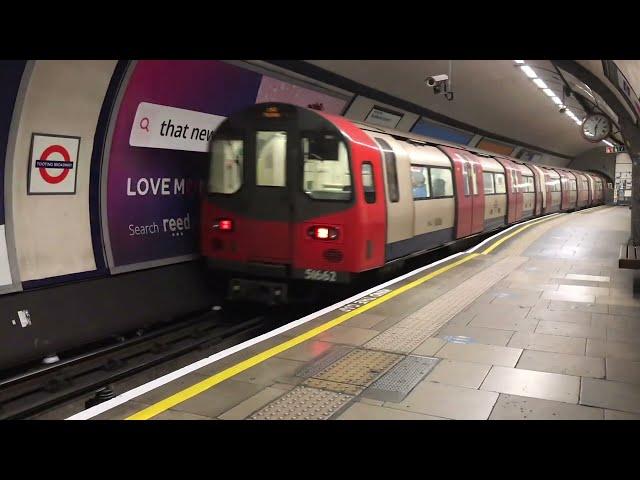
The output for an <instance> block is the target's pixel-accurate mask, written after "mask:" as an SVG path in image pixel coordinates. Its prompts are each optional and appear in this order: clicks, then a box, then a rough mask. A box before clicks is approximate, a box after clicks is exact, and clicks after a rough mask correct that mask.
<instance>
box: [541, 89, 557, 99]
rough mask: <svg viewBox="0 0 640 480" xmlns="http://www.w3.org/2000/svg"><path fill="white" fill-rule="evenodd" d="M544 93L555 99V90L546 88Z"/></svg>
mask: <svg viewBox="0 0 640 480" xmlns="http://www.w3.org/2000/svg"><path fill="white" fill-rule="evenodd" d="M542 91H543V92H544V93H546V94H547V95H548V96H549V97H553V96H555V93H553V90H551V89H550V88H545V89H544V90H542Z"/></svg>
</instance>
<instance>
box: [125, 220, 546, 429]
mask: <svg viewBox="0 0 640 480" xmlns="http://www.w3.org/2000/svg"><path fill="white" fill-rule="evenodd" d="M552 218H557V217H552ZM552 218H546V219H541V220H538V221H536V222H531V223H528V224H527V225H524V226H522V227H521V228H519V229H516V230H515V231H514V232H512V233H510V234H509V235H506V236H505V237H503V238H501V239H499V240H497V241H496V243H494V244H493V245H491V246H490V247H488V248H487V249H485V250H484V251H483V252H482V253H470V254H468V255H466V256H464V257H463V258H461V259H460V260H457V261H455V262H453V263H450V264H448V265H445V266H444V267H441V268H439V269H437V270H434V271H433V272H431V273H428V274H426V275H424V276H423V277H420V278H418V279H417V280H414V281H413V282H410V283H407V284H406V285H403V286H401V287H399V288H397V289H395V290H393V291H391V292H389V293H387V294H386V295H384V296H382V297H379V298H376V299H375V300H372V301H371V302H369V303H367V304H366V305H363V306H361V307H358V308H357V309H355V310H352V311H351V312H348V313H345V314H343V315H340V316H339V317H336V318H334V319H333V320H330V321H328V322H327V323H324V324H322V325H320V326H318V327H316V328H313V329H311V330H309V331H307V332H305V333H303V334H301V335H298V336H297V337H294V338H292V339H290V340H287V341H285V342H283V343H281V344H279V345H276V346H275V347H272V348H269V349H268V350H265V351H264V352H261V353H258V354H256V355H254V356H253V357H250V358H248V359H246V360H243V361H242V362H240V363H237V364H235V365H233V366H232V367H229V368H227V369H225V370H223V371H221V372H218V373H216V374H215V375H212V376H211V377H209V378H206V379H204V380H202V381H201V382H198V383H196V384H195V385H192V386H190V387H188V388H185V389H184V390H182V391H180V392H177V393H175V394H173V395H171V396H170V397H167V398H165V399H164V400H161V401H159V402H157V403H155V404H153V405H151V406H149V407H147V408H145V409H143V410H140V411H139V412H138V413H135V414H133V415H131V416H129V417H127V418H126V420H148V419H150V418H153V417H155V416H156V415H159V414H160V413H162V412H164V411H166V410H169V409H170V408H171V407H174V406H176V405H178V404H180V403H182V402H185V401H186V400H189V399H190V398H193V397H195V396H196V395H199V394H200V393H202V392H204V391H205V390H208V389H210V388H211V387H213V386H215V385H217V384H219V383H221V382H224V381H225V380H227V379H229V378H231V377H233V376H235V375H237V374H239V373H241V372H244V371H245V370H248V369H249V368H251V367H254V366H256V365H258V364H259V363H262V362H264V361H265V360H267V359H269V358H271V357H274V356H276V355H278V354H279V353H282V352H284V351H285V350H288V349H290V348H292V347H295V346H296V345H299V344H300V343H302V342H305V341H307V340H309V339H311V338H313V337H315V336H316V335H319V334H321V333H322V332H326V331H327V330H329V329H331V328H333V327H335V326H336V325H340V324H341V323H343V322H346V321H347V320H349V319H350V318H353V317H355V316H356V315H360V314H361V313H364V312H366V311H367V310H371V309H372V308H374V307H376V306H378V305H380V304H382V303H384V302H386V301H388V300H391V299H392V298H394V297H397V296H398V295H401V294H403V293H404V292H406V291H407V290H411V289H412V288H415V287H417V286H418V285H421V284H423V283H424V282H426V281H428V280H431V279H432V278H434V277H437V276H438V275H441V274H443V273H445V272H447V271H449V270H451V269H452V268H455V267H457V266H458V265H462V264H463V263H465V262H468V261H469V260H471V259H472V258H476V257H478V256H479V255H487V254H489V253H491V252H492V251H493V250H494V249H495V248H496V247H497V246H498V245H500V244H502V243H503V242H505V241H506V240H508V239H509V238H511V237H513V236H514V235H517V234H518V233H520V232H522V231H523V230H525V229H527V228H529V227H531V226H533V225H537V224H539V223H541V222H543V221H547V220H551V219H552Z"/></svg>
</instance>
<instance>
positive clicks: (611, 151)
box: [604, 145, 626, 153]
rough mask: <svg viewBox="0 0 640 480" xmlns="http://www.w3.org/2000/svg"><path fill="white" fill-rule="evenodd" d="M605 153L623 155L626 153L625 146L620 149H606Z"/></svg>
mask: <svg viewBox="0 0 640 480" xmlns="http://www.w3.org/2000/svg"><path fill="white" fill-rule="evenodd" d="M604 151H605V153H623V152H626V150H625V148H624V146H622V145H621V146H619V147H604Z"/></svg>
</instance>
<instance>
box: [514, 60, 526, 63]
mask: <svg viewBox="0 0 640 480" xmlns="http://www.w3.org/2000/svg"><path fill="white" fill-rule="evenodd" d="M514 62H516V63H524V60H514Z"/></svg>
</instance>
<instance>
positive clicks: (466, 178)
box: [462, 162, 471, 197]
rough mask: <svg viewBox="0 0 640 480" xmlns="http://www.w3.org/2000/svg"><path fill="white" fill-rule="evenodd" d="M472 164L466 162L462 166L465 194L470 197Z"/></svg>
mask: <svg viewBox="0 0 640 480" xmlns="http://www.w3.org/2000/svg"><path fill="white" fill-rule="evenodd" d="M470 170H471V164H470V163H469V162H464V165H463V166H462V185H463V187H464V195H465V196H466V197H468V196H469V195H471V173H470V172H469V171H470Z"/></svg>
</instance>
